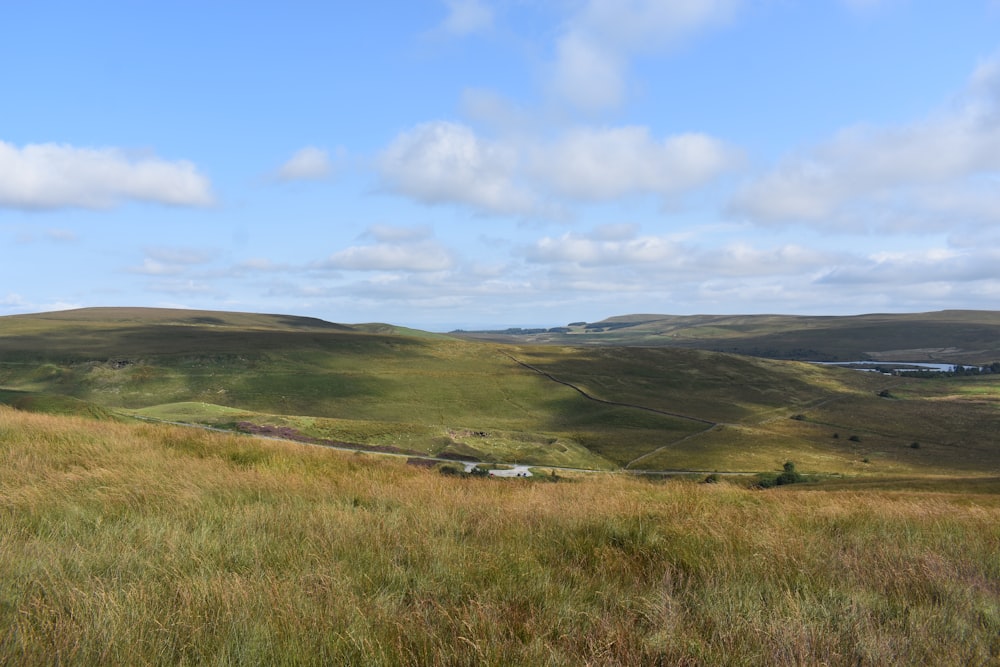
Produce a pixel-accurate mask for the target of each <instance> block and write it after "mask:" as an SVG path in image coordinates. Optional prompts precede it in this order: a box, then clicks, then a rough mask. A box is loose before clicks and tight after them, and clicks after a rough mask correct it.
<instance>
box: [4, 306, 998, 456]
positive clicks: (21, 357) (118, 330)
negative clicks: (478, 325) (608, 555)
mask: <svg viewBox="0 0 1000 667" xmlns="http://www.w3.org/2000/svg"><path fill="white" fill-rule="evenodd" d="M879 317H882V316H868V318H869V319H867V320H865V319H864V318H832V319H830V320H829V321H823V322H819V323H815V322H813V328H812V329H810V328H809V326H807V325H808V324H809V323H810V320H811V319H812V320H815V319H817V318H782V317H777V316H774V317H773V318H771V319H769V318H768V317H767V316H754V317H747V318H731V317H728V318H697V317H692V318H666V317H662V316H634V317H630V318H612V319H609V320H605V321H604V322H602V323H595V324H583V323H575V324H574V325H572V327H571V330H572V331H573V333H566V334H560V336H561V337H559V338H554V339H552V340H550V341H548V342H550V343H551V342H555V341H562V344H561V345H552V344H547V345H536V344H529V343H530V342H532V341H534V340H535V339H534V338H531V337H528V338H524V337H514V338H512V339H508V340H515V341H517V344H510V343H498V342H492V341H482V340H463V339H461V338H459V337H456V336H444V335H439V334H428V333H426V332H420V331H414V330H410V329H404V328H398V327H394V326H391V325H386V324H364V325H354V326H348V325H343V324H334V323H330V322H325V321H322V320H317V319H313V318H303V317H296V316H289V315H268V314H252V313H224V312H213V311H190V310H169V309H145V308H135V309H132V308H127V309H122V308H107V309H105V308H89V309H83V310H78V311H63V312H58V313H41V314H37V315H16V316H7V317H0V403H7V404H8V405H11V406H14V407H17V408H18V409H21V410H25V411H29V410H30V411H41V412H53V413H59V414H76V415H89V416H93V417H96V418H100V419H105V420H108V419H113V418H144V419H150V420H160V421H176V422H186V423H196V424H202V425H209V426H213V427H219V428H224V429H230V430H237V431H243V432H246V433H257V434H268V435H274V436H278V437H283V438H287V439H293V440H297V441H301V442H310V443H314V444H329V445H336V446H340V447H347V448H350V449H358V450H368V451H379V452H396V453H401V454H420V455H429V456H435V457H440V458H445V459H458V460H464V461H469V460H478V461H493V462H512V463H529V464H535V465H547V466H562V467H568V468H587V469H604V470H610V469H622V468H624V469H629V470H641V471H701V472H707V471H731V472H732V471H742V472H760V471H768V470H776V469H777V470H780V469H781V466H782V464H783V463H784V462H785V461H788V460H794V461H795V462H796V463H797V464H798V465H799V466H800V469H802V470H805V471H808V472H822V473H827V474H834V473H858V474H883V475H884V474H925V473H928V472H934V473H940V472H954V473H961V474H969V473H980V472H984V471H993V472H994V473H996V472H998V471H1000V447H998V446H997V444H996V442H995V434H996V433H997V432H998V431H1000V418H998V415H1000V374H984V375H982V376H977V377H968V378H942V379H935V380H920V379H916V378H905V377H889V376H884V375H881V374H878V373H860V372H857V371H851V370H844V369H837V368H825V367H820V366H818V365H815V364H805V363H799V362H794V361H776V360H771V359H764V358H759V357H753V356H746V355H737V354H732V353H731V352H716V351H711V350H701V349H690V348H694V347H697V346H698V345H696V343H697V341H699V340H712V341H713V344H714V345H715V346H717V347H719V348H726V347H735V346H738V345H742V344H744V343H741V342H740V341H746V340H749V339H752V338H755V339H756V340H759V341H764V340H767V341H770V343H771V344H772V345H777V344H778V343H779V342H781V341H784V342H785V344H790V343H789V341H788V340H786V339H785V338H783V337H787V336H790V335H793V333H794V332H793V333H789V332H786V331H784V330H783V329H782V326H783V325H784V324H789V325H794V326H797V327H798V329H797V330H796V331H797V332H798V333H795V334H794V335H797V336H799V337H800V338H801V337H804V336H806V334H808V333H810V332H815V334H816V340H817V341H818V342H817V344H816V349H819V344H820V343H822V344H823V345H825V347H824V349H826V350H827V353H828V354H829V353H830V352H829V351H830V350H832V349H834V347H833V346H834V344H836V343H837V342H838V341H841V340H844V341H849V340H852V337H853V339H860V338H862V333H864V332H865V331H866V330H867V331H868V333H867V336H868V338H867V339H865V340H867V341H868V342H872V341H875V340H876V339H877V336H876V333H879V332H880V333H881V334H883V335H884V334H886V332H895V335H896V336H897V339H895V340H896V341H897V342H902V343H909V344H911V345H912V343H913V342H914V341H916V340H917V339H918V338H920V336H927V335H929V334H927V333H926V332H925V333H914V332H913V331H910V330H909V329H920V328H928V329H933V327H934V325H935V324H937V325H939V326H940V327H941V331H940V333H941V335H944V334H945V333H947V332H952V335H953V338H952V339H950V342H947V344H948V345H951V346H953V347H955V348H956V349H959V348H961V346H963V345H968V344H969V343H968V342H964V343H963V342H962V341H961V340H960V339H959V338H958V334H957V333H956V332H959V331H961V330H962V329H963V327H960V326H956V324H955V321H954V320H960V319H961V318H962V317H965V320H964V321H965V323H966V324H965V327H964V328H965V330H966V333H967V335H968V336H969V338H968V339H967V340H968V341H971V340H972V339H973V338H972V335H971V334H969V333H968V332H969V331H975V330H977V327H978V328H980V329H982V330H990V329H989V325H988V323H986V324H984V323H982V322H980V323H979V324H974V323H975V322H979V320H978V319H977V317H979V316H978V315H976V314H971V313H968V314H951V315H948V314H941V315H939V316H937V317H938V319H937V320H935V318H934V317H924V318H923V319H922V320H921V319H920V318H919V316H914V317H915V318H917V319H916V320H912V321H910V322H909V323H907V322H906V321H905V320H899V319H897V316H893V317H889V319H888V320H887V321H885V322H881V321H879V320H878V318H879ZM949 317H950V318H951V320H949V319H948V318H949ZM657 318H658V319H657ZM864 322H867V329H866V327H865V326H864ZM838 327H839V328H838ZM694 333H697V334H699V335H700V336H702V338H701V339H699V338H696V337H695V336H694ZM976 335H979V336H980V337H985V335H984V334H982V332H981V331H980V333H979V334H976ZM615 337H621V338H622V339H623V340H627V341H629V343H630V344H614V341H615ZM644 338H645V339H649V340H652V339H661V340H667V341H669V340H673V341H680V342H682V343H684V345H683V346H680V345H669V346H667V345H662V344H661V345H640V344H634V343H636V341H640V340H643V339H644ZM734 341H735V343H734ZM573 343H581V344H573ZM595 343H601V344H599V345H598V344H595ZM798 344H799V345H803V343H801V342H800V343H798ZM852 344H853V343H852ZM941 344H942V345H944V344H946V343H941ZM993 344H994V345H995V344H996V343H995V341H994V343H993ZM842 345H844V347H843V350H846V349H849V348H848V347H847V346H846V345H847V344H846V343H843V344H842ZM862 349H864V348H862ZM872 349H888V348H887V347H886V346H883V347H882V348H872ZM961 349H963V350H965V352H963V354H967V348H961ZM984 349H986V348H985V347H984ZM845 354H846V352H845ZM968 356H971V355H968ZM914 444H916V445H917V446H916V447H915V446H913V445H914Z"/></svg>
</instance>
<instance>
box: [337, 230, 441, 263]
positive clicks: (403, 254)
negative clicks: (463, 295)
mask: <svg viewBox="0 0 1000 667" xmlns="http://www.w3.org/2000/svg"><path fill="white" fill-rule="evenodd" d="M365 236H368V237H371V238H372V239H373V240H374V241H375V243H373V244H370V245H357V246H352V247H350V248H345V249H344V250H341V251H339V252H336V253H334V254H333V255H331V256H330V257H329V258H328V259H327V260H325V261H323V262H320V263H319V265H318V268H321V269H333V270H342V271H404V272H432V271H446V270H448V269H450V268H452V267H453V266H454V259H453V258H452V255H451V253H450V252H449V251H448V249H447V248H445V247H444V246H443V245H441V244H440V243H438V242H437V241H436V240H435V239H433V238H432V237H431V234H430V231H429V230H428V229H426V228H422V227H421V228H416V229H412V228H406V227H391V226H389V225H378V226H375V227H372V228H371V229H369V230H368V233H367V234H366V235H365Z"/></svg>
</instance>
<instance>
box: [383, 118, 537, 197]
mask: <svg viewBox="0 0 1000 667" xmlns="http://www.w3.org/2000/svg"><path fill="white" fill-rule="evenodd" d="M517 162H518V155H517V151H516V150H515V149H514V148H512V147H511V146H509V145H505V144H502V143H499V142H491V141H487V140H484V139H481V138H479V137H477V136H476V134H475V133H474V132H473V131H472V130H471V129H470V128H468V127H466V126H464V125H459V124H457V123H449V122H444V121H438V122H433V123H424V124H422V125H418V126H417V127H415V128H414V129H412V130H410V131H409V132H404V133H403V134H400V135H399V136H398V137H396V139H395V140H394V141H393V142H392V144H390V145H389V147H388V148H387V149H386V150H385V151H383V153H382V154H381V156H380V157H379V160H378V167H379V172H380V175H381V177H382V180H383V182H384V183H385V184H386V186H387V187H388V188H389V189H391V190H393V191H395V192H397V193H399V194H403V195H406V196H409V197H412V198H414V199H416V200H418V201H421V202H424V203H426V204H440V203H445V202H448V203H452V202H455V203H463V204H468V205H470V206H472V207H474V208H476V209H477V210H479V211H481V212H484V213H492V214H523V213H527V212H529V211H531V210H532V209H533V208H534V206H535V203H534V201H533V199H532V197H531V196H530V195H529V194H528V193H527V192H526V191H525V190H524V189H522V188H521V187H520V186H519V185H517V183H516V182H515V175H516V172H517V169H518V164H517Z"/></svg>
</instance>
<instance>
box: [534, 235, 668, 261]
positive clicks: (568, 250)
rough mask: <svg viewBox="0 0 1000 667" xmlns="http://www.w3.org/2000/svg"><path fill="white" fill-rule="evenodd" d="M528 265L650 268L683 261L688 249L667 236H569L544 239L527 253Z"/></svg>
mask: <svg viewBox="0 0 1000 667" xmlns="http://www.w3.org/2000/svg"><path fill="white" fill-rule="evenodd" d="M524 254H525V257H526V258H527V259H528V261H531V262H539V263H545V264H558V263H570V264H577V265H580V266H607V265H622V264H646V263H662V262H670V261H677V260H680V259H683V257H684V255H685V249H684V248H683V247H682V246H681V245H680V244H678V243H677V242H676V241H675V240H673V239H671V238H669V237H663V236H639V237H635V238H613V239H607V238H601V234H598V235H597V237H596V238H594V237H591V236H587V235H581V234H573V233H567V234H563V235H562V236H559V237H550V236H547V237H544V238H542V239H539V240H538V241H537V242H536V243H535V244H534V245H533V246H531V247H530V248H527V249H526V250H525V252H524Z"/></svg>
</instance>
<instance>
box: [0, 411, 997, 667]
mask: <svg viewBox="0 0 1000 667" xmlns="http://www.w3.org/2000/svg"><path fill="white" fill-rule="evenodd" d="M550 479H551V478H550V477H549V476H545V475H543V476H539V477H537V478H533V479H520V480H508V481H504V482H501V481H497V480H490V479H483V478H475V477H455V476H445V475H441V474H438V473H437V472H436V471H434V470H433V469H426V468H420V467H414V466H409V465H406V463H405V462H404V461H403V460H401V459H395V458H386V457H376V456H372V455H368V454H361V453H348V452H340V451H335V450H331V449H326V448H320V447H309V446H305V445H301V444H296V443H289V442H274V441H265V440H260V439H255V438H251V437H248V436H238V435H233V434H220V433H210V432H205V431H198V430H192V429H189V428H181V427H175V426H168V425H162V424H134V423H121V422H117V421H107V420H104V421H102V420H97V419H94V418H92V417H87V418H84V417H70V416H55V415H44V414H37V413H30V412H25V411H21V410H14V409H12V408H9V407H4V406H0V573H2V576H0V664H12V665H13V664H18V665H23V664H120V665H126V664H127V665H135V664H162V665H176V664H234V665H235V664H242V665H259V664H299V665H307V664H317V665H319V664H327V665H328V664H341V665H349V664H353V665H360V664H364V665H461V664H470V665H471V664H504V665H539V664H551V665H582V664H601V665H655V664H665V665H673V664H700V665H760V664H774V665H798V664H829V665H858V664H860V665H888V664H937V665H944V664H949V665H959V664H963V665H965V664H990V663H991V661H996V660H997V659H998V658H1000V602H998V600H1000V551H998V549H997V548H996V546H997V544H998V543H1000V494H998V491H1000V480H997V479H996V478H993V479H987V478H979V479H978V480H977V481H975V482H971V481H965V482H961V483H960V482H956V481H955V480H952V479H942V478H931V477H929V476H924V477H922V478H921V480H922V481H921V482H920V483H922V484H925V485H926V488H925V489H924V490H922V491H915V490H914V486H913V484H912V483H911V484H907V485H906V486H905V488H902V489H898V488H895V489H894V488H892V485H893V484H899V483H900V480H898V479H897V480H894V481H891V482H884V481H883V482H880V481H878V480H875V479H874V478H868V480H867V482H865V484H864V485H858V486H856V487H855V486H852V484H853V483H852V482H851V481H849V480H842V481H841V482H839V484H841V485H842V486H841V487H840V488H836V489H832V488H831V489H827V490H823V488H822V486H815V485H810V484H794V485H790V486H781V487H776V488H774V489H770V490H767V491H761V490H754V489H752V488H747V487H746V486H744V485H742V484H739V483H737V482H736V481H734V479H732V478H722V479H720V480H718V482H717V483H715V484H701V483H698V482H697V481H692V480H687V479H682V478H677V479H671V480H658V481H653V480H651V479H648V478H640V477H633V476H626V475H623V474H620V473H619V474H610V473H604V474H589V475H582V474H572V473H565V472H562V473H560V474H559V476H558V481H557V482H556V483H552V482H550V481H548V480H550Z"/></svg>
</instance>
